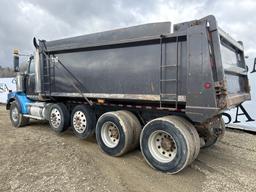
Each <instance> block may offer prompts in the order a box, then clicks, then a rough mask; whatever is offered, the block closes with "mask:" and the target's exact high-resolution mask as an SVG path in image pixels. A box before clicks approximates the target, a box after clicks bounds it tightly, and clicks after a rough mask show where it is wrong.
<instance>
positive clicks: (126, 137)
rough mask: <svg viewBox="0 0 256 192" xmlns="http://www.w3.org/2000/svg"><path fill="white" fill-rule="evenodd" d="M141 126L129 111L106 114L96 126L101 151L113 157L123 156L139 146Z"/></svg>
mask: <svg viewBox="0 0 256 192" xmlns="http://www.w3.org/2000/svg"><path fill="white" fill-rule="evenodd" d="M140 132H141V125H140V123H139V121H138V119H137V118H136V116H135V115H134V114H132V113H131V112H129V111H115V112H107V113H104V114H103V115H102V116H101V117H100V118H99V120H98V122H97V125H96V139H97V143H98V145H99V147H100V149H101V150H102V151H103V152H105V153H106V154H108V155H111V156H121V155H123V154H125V153H127V152H129V151H131V150H133V149H134V148H136V147H137V146H138V144H139V136H140Z"/></svg>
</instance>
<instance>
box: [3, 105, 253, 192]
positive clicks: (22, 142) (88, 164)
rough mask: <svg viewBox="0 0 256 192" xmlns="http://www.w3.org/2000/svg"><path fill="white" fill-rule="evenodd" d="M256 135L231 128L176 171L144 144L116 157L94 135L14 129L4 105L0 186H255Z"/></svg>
mask: <svg viewBox="0 0 256 192" xmlns="http://www.w3.org/2000/svg"><path fill="white" fill-rule="evenodd" d="M255 179H256V135H252V134H248V133H244V132H239V131H236V132H234V131H227V132H226V135H225V137H224V139H223V140H222V141H221V142H220V143H218V144H217V145H215V146H213V147H212V148H210V149H203V150H201V152H200V154H199V156H198V158H197V159H196V160H195V161H194V163H193V164H192V165H191V166H189V167H188V168H186V169H185V170H184V171H182V172H181V173H179V174H177V175H168V174H165V173H161V172H159V171H156V170H153V169H151V168H150V167H149V166H148V165H147V164H146V162H145V161H144V159H143V157H142V155H141V153H140V151H139V150H137V151H134V152H131V153H129V154H127V155H125V156H123V157H119V158H114V157H109V156H107V155H105V154H103V153H102V152H101V151H100V150H99V148H98V147H97V144H96V141H95V138H92V139H91V140H87V141H84V140H79V139H78V138H76V137H75V136H73V134H72V133H71V132H70V131H67V132H65V133H63V134H61V135H57V134H55V133H54V132H53V131H51V130H50V129H49V126H48V124H47V123H43V122H35V121H34V122H31V124H30V126H27V127H24V128H19V129H15V128H13V127H12V126H11V123H10V120H9V115H8V112H7V111H6V110H5V107H4V106H0V191H26V192H27V191H37V192H38V191H47V192H48V191H68V192H70V191H118V192H122V191H147V192H150V191H154V192H156V191H157V192H161V191H176V192H179V191H180V192H186V191H196V192H199V191H207V192H208V191H210V192H213V191H232V192H235V191H256V180H255Z"/></svg>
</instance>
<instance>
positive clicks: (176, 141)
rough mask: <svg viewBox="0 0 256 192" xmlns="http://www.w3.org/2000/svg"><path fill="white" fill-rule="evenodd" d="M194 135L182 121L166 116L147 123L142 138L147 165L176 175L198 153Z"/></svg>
mask: <svg viewBox="0 0 256 192" xmlns="http://www.w3.org/2000/svg"><path fill="white" fill-rule="evenodd" d="M195 145H196V144H195V141H194V138H193V135H192V134H191V133H190V131H189V130H188V128H187V126H186V125H184V123H182V121H181V119H179V118H176V117H173V116H166V117H162V118H157V119H154V120H152V121H150V122H149V123H147V124H146V125H145V126H144V128H143V130H142V132H141V137H140V146H141V152H142V154H143V156H144V158H145V159H146V161H147V163H148V164H149V165H150V166H151V167H153V168H155V169H157V170H160V171H163V172H169V173H170V174H175V173H178V172H180V171H181V170H183V169H184V168H185V167H186V166H187V165H189V164H190V163H191V162H192V161H193V159H194V157H195V153H197V152H196V146H195Z"/></svg>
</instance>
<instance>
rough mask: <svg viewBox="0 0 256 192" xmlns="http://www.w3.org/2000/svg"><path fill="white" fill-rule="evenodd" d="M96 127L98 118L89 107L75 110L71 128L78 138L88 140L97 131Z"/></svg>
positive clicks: (79, 106)
mask: <svg viewBox="0 0 256 192" xmlns="http://www.w3.org/2000/svg"><path fill="white" fill-rule="evenodd" d="M95 125H96V116H95V113H94V112H93V110H92V109H91V108H90V107H89V106H85V105H78V106H76V107H75V108H74V109H73V111H72V115H71V127H72V129H73V132H74V134H75V135H76V136H77V137H79V138H81V139H86V138H88V137H90V136H92V135H93V133H94V131H95Z"/></svg>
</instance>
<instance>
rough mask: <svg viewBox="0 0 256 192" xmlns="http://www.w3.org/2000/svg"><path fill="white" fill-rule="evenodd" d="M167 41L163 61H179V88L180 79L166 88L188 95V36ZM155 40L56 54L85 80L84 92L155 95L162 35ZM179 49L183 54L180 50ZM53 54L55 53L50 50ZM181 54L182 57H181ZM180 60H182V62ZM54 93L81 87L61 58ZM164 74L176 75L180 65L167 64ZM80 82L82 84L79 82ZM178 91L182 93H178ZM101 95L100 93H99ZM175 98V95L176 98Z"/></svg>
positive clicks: (172, 76)
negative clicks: (146, 42)
mask: <svg viewBox="0 0 256 192" xmlns="http://www.w3.org/2000/svg"><path fill="white" fill-rule="evenodd" d="M167 41H168V40H166V42H165V41H164V42H163V44H162V48H163V49H162V52H163V53H162V62H163V63H162V65H163V66H169V65H174V66H175V65H178V78H179V79H178V84H179V87H178V90H177V89H176V85H177V83H176V82H173V83H165V84H164V86H163V90H162V92H164V93H167V92H168V93H171V94H178V95H186V83H183V82H186V77H187V74H186V69H187V67H186V65H187V61H186V48H187V45H186V39H182V40H179V41H178V42H176V40H175V39H174V40H172V41H174V42H167ZM154 42H155V43H152V44H148V45H143V44H137V45H136V46H127V45H126V46H122V47H116V48H107V49H100V50H89V51H74V52H73V51H72V52H64V53H57V54H54V57H57V58H58V59H59V60H60V61H61V62H62V63H63V64H64V65H65V66H66V67H67V68H68V70H70V72H71V73H72V74H73V75H74V76H75V77H76V78H77V79H79V81H80V82H81V83H82V84H83V86H84V89H85V90H82V92H83V93H87V94H91V95H93V94H94V95H100V94H102V95H107V94H109V95H116V96H118V95H126V96H128V97H126V98H129V95H130V97H131V99H132V97H134V96H136V95H142V96H143V95H145V98H149V97H147V96H155V97H154V98H156V99H157V97H158V99H157V100H159V94H160V87H159V86H160V57H161V50H160V46H161V45H160V38H159V40H157V41H154ZM177 51H178V52H179V54H177ZM50 55H51V56H53V54H51V53H50ZM177 57H179V59H177ZM178 61H179V62H178ZM51 65H52V66H54V68H55V70H54V71H55V75H54V77H53V82H54V83H53V84H52V94H53V95H54V94H59V95H60V94H61V93H62V94H65V93H66V94H70V93H76V92H77V90H76V89H75V88H74V87H73V86H72V83H76V82H74V80H73V79H72V77H71V76H70V75H68V73H67V72H66V70H65V69H64V68H63V67H61V66H60V65H59V64H58V63H57V62H55V63H54V62H53V60H52V63H51ZM162 72H163V74H162V78H164V79H175V78H176V77H177V68H176V67H174V68H168V67H166V68H165V69H164V70H162ZM77 86H79V85H77ZM177 91H178V93H177ZM99 97H100V96H99ZM172 99H173V100H174V99H175V98H172Z"/></svg>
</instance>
